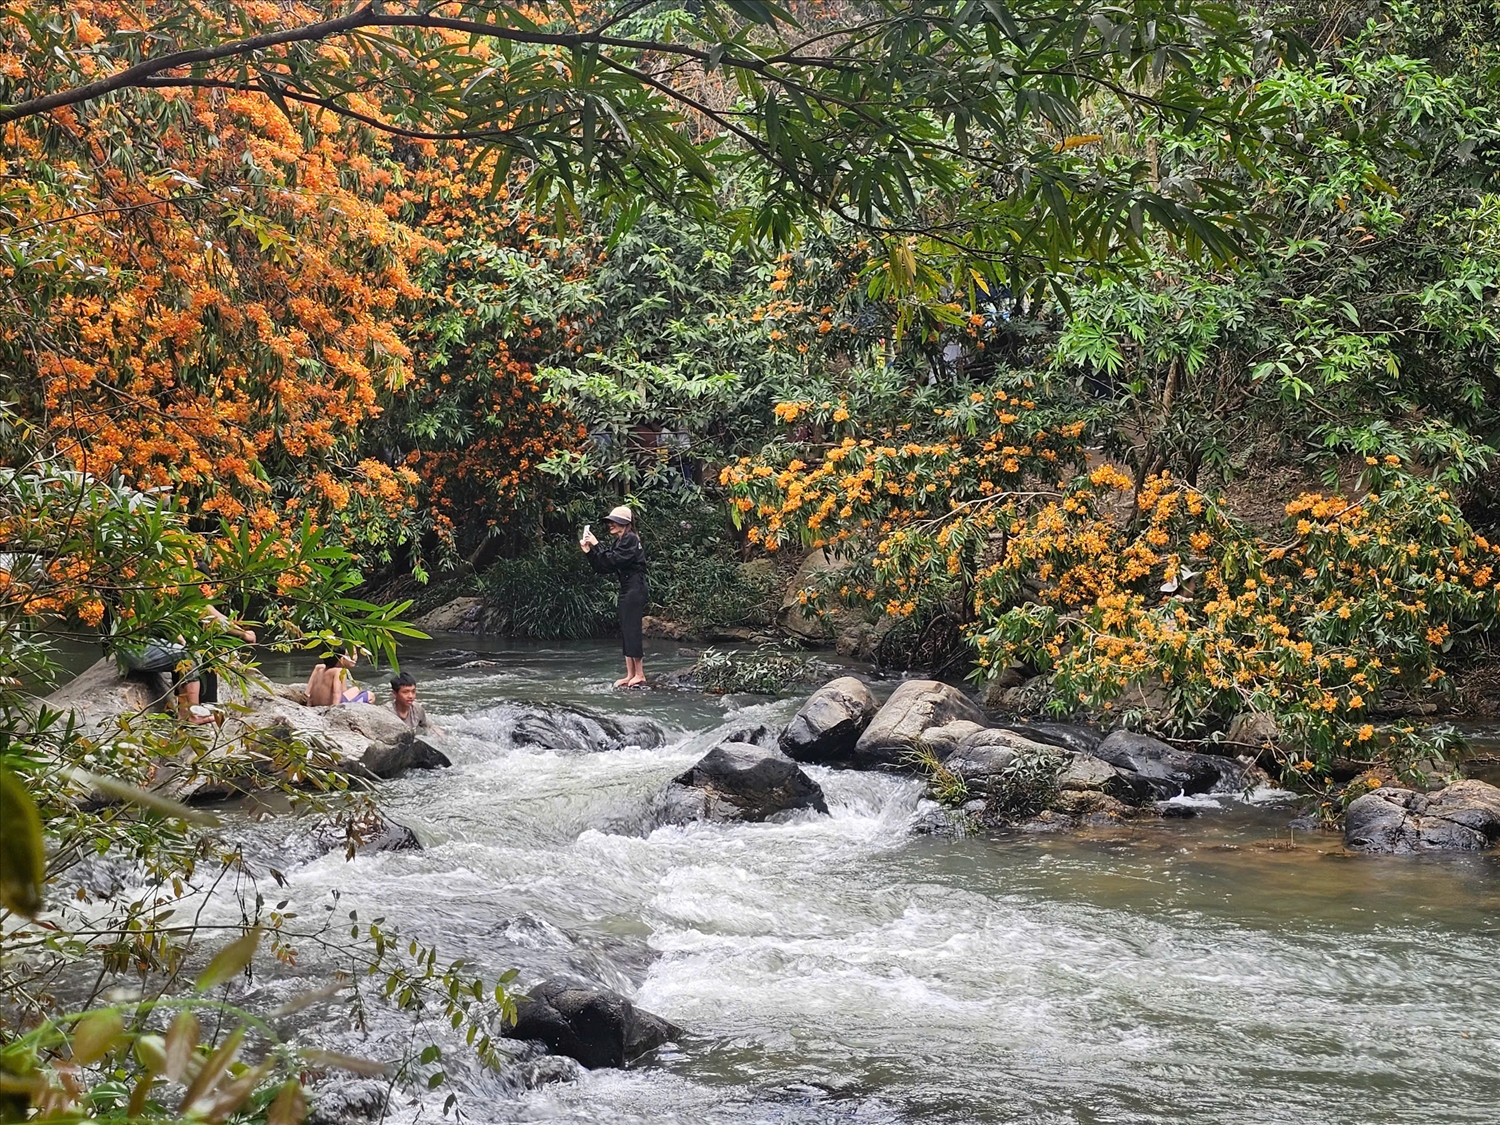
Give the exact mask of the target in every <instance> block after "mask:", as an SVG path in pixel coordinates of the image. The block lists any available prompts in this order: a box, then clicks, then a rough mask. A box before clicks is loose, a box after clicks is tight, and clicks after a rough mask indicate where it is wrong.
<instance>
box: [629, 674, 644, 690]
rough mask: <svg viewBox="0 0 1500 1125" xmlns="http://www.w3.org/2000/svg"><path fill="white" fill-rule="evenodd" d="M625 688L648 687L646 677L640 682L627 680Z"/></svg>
mask: <svg viewBox="0 0 1500 1125" xmlns="http://www.w3.org/2000/svg"><path fill="white" fill-rule="evenodd" d="M625 686H626V687H645V686H646V677H645V676H642V677H641V678H640V679H638V680H626V681H625Z"/></svg>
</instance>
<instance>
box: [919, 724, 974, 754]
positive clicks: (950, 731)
mask: <svg viewBox="0 0 1500 1125" xmlns="http://www.w3.org/2000/svg"><path fill="white" fill-rule="evenodd" d="M984 733H986V728H985V726H984V725H983V724H981V723H976V722H972V721H971V720H969V719H954V720H953V721H952V722H951V723H944V724H943V725H942V726H940V727H928V728H927V729H926V730H924V731H923V732H922V741H921V743H920V744H919V745H920V748H921V749H924V750H927V751H929V752H930V753H931V754H932V755H933V756H934V757H935V758H937V759H938V760H939V761H947V759H949V758H951V757H952V756H953V754H954V751H956V750H957V749H958V748H959V746H961V745H962V744H963V743H964V741H965V740H966V739H969V738H971V737H972V736H974V735H976V734H984Z"/></svg>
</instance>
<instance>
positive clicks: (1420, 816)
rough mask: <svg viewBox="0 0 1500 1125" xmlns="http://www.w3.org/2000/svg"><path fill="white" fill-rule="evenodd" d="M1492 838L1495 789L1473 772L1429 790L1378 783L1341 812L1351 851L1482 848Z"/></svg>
mask: <svg viewBox="0 0 1500 1125" xmlns="http://www.w3.org/2000/svg"><path fill="white" fill-rule="evenodd" d="M1497 839H1500V789H1497V788H1496V787H1495V786H1493V785H1491V784H1489V783H1488V782H1485V781H1479V780H1477V779H1474V778H1466V779H1465V780H1463V781H1455V782H1454V783H1453V784H1452V785H1450V786H1448V787H1447V788H1446V789H1441V790H1439V791H1438V792H1436V793H1430V794H1429V793H1418V792H1415V791H1414V790H1411V789H1400V788H1397V787H1395V786H1382V787H1381V788H1379V789H1376V790H1375V791H1374V792H1371V793H1366V794H1365V795H1364V796H1362V797H1356V798H1355V799H1354V800H1353V801H1351V802H1350V803H1349V808H1348V810H1347V811H1346V812H1345V813H1344V843H1345V844H1346V845H1347V846H1349V847H1350V848H1353V849H1355V850H1356V851H1362V852H1385V853H1390V854H1395V855H1406V854H1409V853H1411V852H1421V851H1482V850H1483V849H1485V848H1488V847H1489V846H1490V845H1491V844H1493V843H1494V842H1495V841H1496V840H1497Z"/></svg>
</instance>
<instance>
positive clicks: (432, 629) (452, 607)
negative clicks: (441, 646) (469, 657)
mask: <svg viewBox="0 0 1500 1125" xmlns="http://www.w3.org/2000/svg"><path fill="white" fill-rule="evenodd" d="M485 608H486V607H485V602H484V599H483V598H454V599H453V600H452V601H451V602H448V603H447V604H446V605H440V606H438V608H437V609H434V610H429V611H428V612H427V613H424V614H423V615H422V616H421V617H419V618H417V620H416V621H415V622H414V624H415V625H416V627H417V628H418V629H422V630H424V631H426V632H429V633H482V632H483V631H484V620H485Z"/></svg>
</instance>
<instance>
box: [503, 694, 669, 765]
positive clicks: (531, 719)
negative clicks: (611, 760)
mask: <svg viewBox="0 0 1500 1125" xmlns="http://www.w3.org/2000/svg"><path fill="white" fill-rule="evenodd" d="M666 741H667V735H666V732H665V731H664V730H662V728H661V726H660V725H658V724H657V723H655V722H653V721H652V720H651V719H648V718H646V717H645V716H644V715H605V714H603V713H601V712H598V711H592V710H590V709H589V708H587V707H573V706H566V705H562V704H547V705H545V706H543V705H532V704H516V705H515V717H514V719H513V721H512V722H511V724H510V742H511V745H513V746H536V747H540V748H541V749H543V750H573V751H579V752H584V753H596V752H599V751H604V750H620V749H623V748H624V747H626V746H637V747H640V748H641V749H642V750H652V749H655V748H656V747H658V746H663V745H665V744H666Z"/></svg>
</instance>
